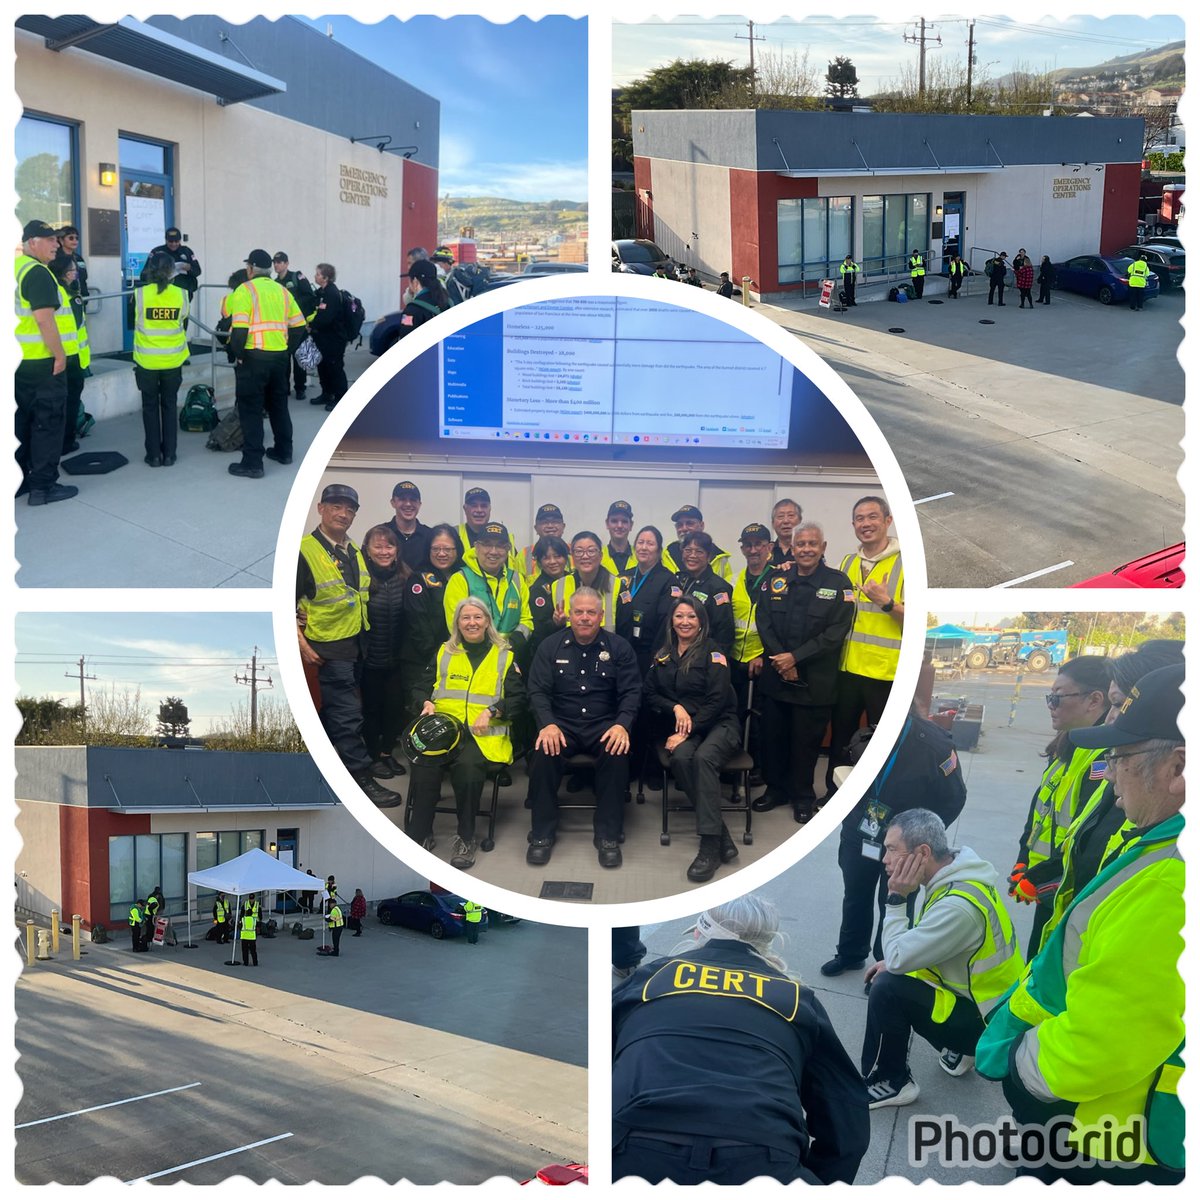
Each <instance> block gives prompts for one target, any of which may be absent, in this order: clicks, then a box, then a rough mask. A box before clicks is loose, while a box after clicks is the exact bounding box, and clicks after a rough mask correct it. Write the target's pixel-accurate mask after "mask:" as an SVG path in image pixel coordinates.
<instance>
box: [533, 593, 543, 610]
mask: <svg viewBox="0 0 1200 1200" xmlns="http://www.w3.org/2000/svg"><path fill="white" fill-rule="evenodd" d="M533 605H534V607H535V608H545V607H546V597H545V596H536V597H534V601H533Z"/></svg>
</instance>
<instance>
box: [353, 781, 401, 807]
mask: <svg viewBox="0 0 1200 1200" xmlns="http://www.w3.org/2000/svg"><path fill="white" fill-rule="evenodd" d="M354 782H355V783H357V784H358V786H359V787H360V788H361V789H362V790H363V793H364V795H365V796H366V797H367V799H368V800H370V801H371V803H372V804H374V805H375V807H376V808H397V807H398V806H399V805H401V804H403V803H404V797H403V796H398V795H397V794H396V793H395V792H393V791H389V790H388V789H387V788H385V787H384V786H383V784H382V783H379V782H378V781H377V780H376V779H374V778H373V777H372V776H371V775H370V774H363V775H356V776H355V777H354Z"/></svg>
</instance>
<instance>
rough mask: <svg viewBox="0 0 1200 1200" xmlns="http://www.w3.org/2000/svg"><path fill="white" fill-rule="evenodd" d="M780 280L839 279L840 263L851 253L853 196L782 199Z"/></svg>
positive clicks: (779, 213) (778, 218)
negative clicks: (838, 267) (838, 268)
mask: <svg viewBox="0 0 1200 1200" xmlns="http://www.w3.org/2000/svg"><path fill="white" fill-rule="evenodd" d="M776 221H777V223H778V238H779V282H780V283H781V284H785V283H815V282H817V281H818V280H821V279H830V278H832V279H837V278H838V275H837V266H838V263H840V262H841V261H842V259H843V258H845V256H846V255H847V254H849V253H851V244H852V241H853V233H854V201H853V199H852V198H851V197H849V196H811V197H807V198H805V199H802V200H780V201H779V202H778V206H777V209H776Z"/></svg>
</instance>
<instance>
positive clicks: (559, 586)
mask: <svg viewBox="0 0 1200 1200" xmlns="http://www.w3.org/2000/svg"><path fill="white" fill-rule="evenodd" d="M603 555H604V548H603V546H602V545H601V544H600V538H599V536H598V535H597V534H594V533H592V531H591V530H590V529H585V530H583V531H582V532H580V533H577V534H576V535H575V537H574V538H573V539H572V540H571V562H573V563H574V564H575V569H574V570H573V571H570V572H568V573H567V574H566V575H564V576H563V577H562V578H561V579H556V580H555V581H554V582H553V583H552V584H551V585H550V599H551V602H552V603H553V604H554V622H555V624H556V625H557V626H558V627H559V628H560V629H562V628H564V627H565V626H567V625H569V624H570V623H571V622H570V620H569V619H568V617H567V613H568V611H569V609H570V606H571V597H572V596H573V595H574V594H575V590H576V588H581V587H590V588H593V589H594V590H595V591H597V592H599V593H600V596H601V598H602V599H603V601H604V616H603V618H602V620H601V624H602V625H603V627H604V628H605V629H607V630H609V631H610V632H613V631H615V630H616V628H617V592H618V587H617V579H616V577H615V576H614V575H613V574H612V572H610V571H609V570H608V569H607V568H606V567H604V566H602V565H601V559H602V558H603Z"/></svg>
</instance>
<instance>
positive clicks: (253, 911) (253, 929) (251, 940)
mask: <svg viewBox="0 0 1200 1200" xmlns="http://www.w3.org/2000/svg"><path fill="white" fill-rule="evenodd" d="M238 941H239V942H240V943H241V946H242V966H243V967H248V966H249V965H250V960H251V959H253V960H254V965H255V966H256V967H257V966H258V900H257V898H256V897H254V896H247V897H246V905H245V907H244V908H243V909H242V918H241V931H240V932H239V934H238Z"/></svg>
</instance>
